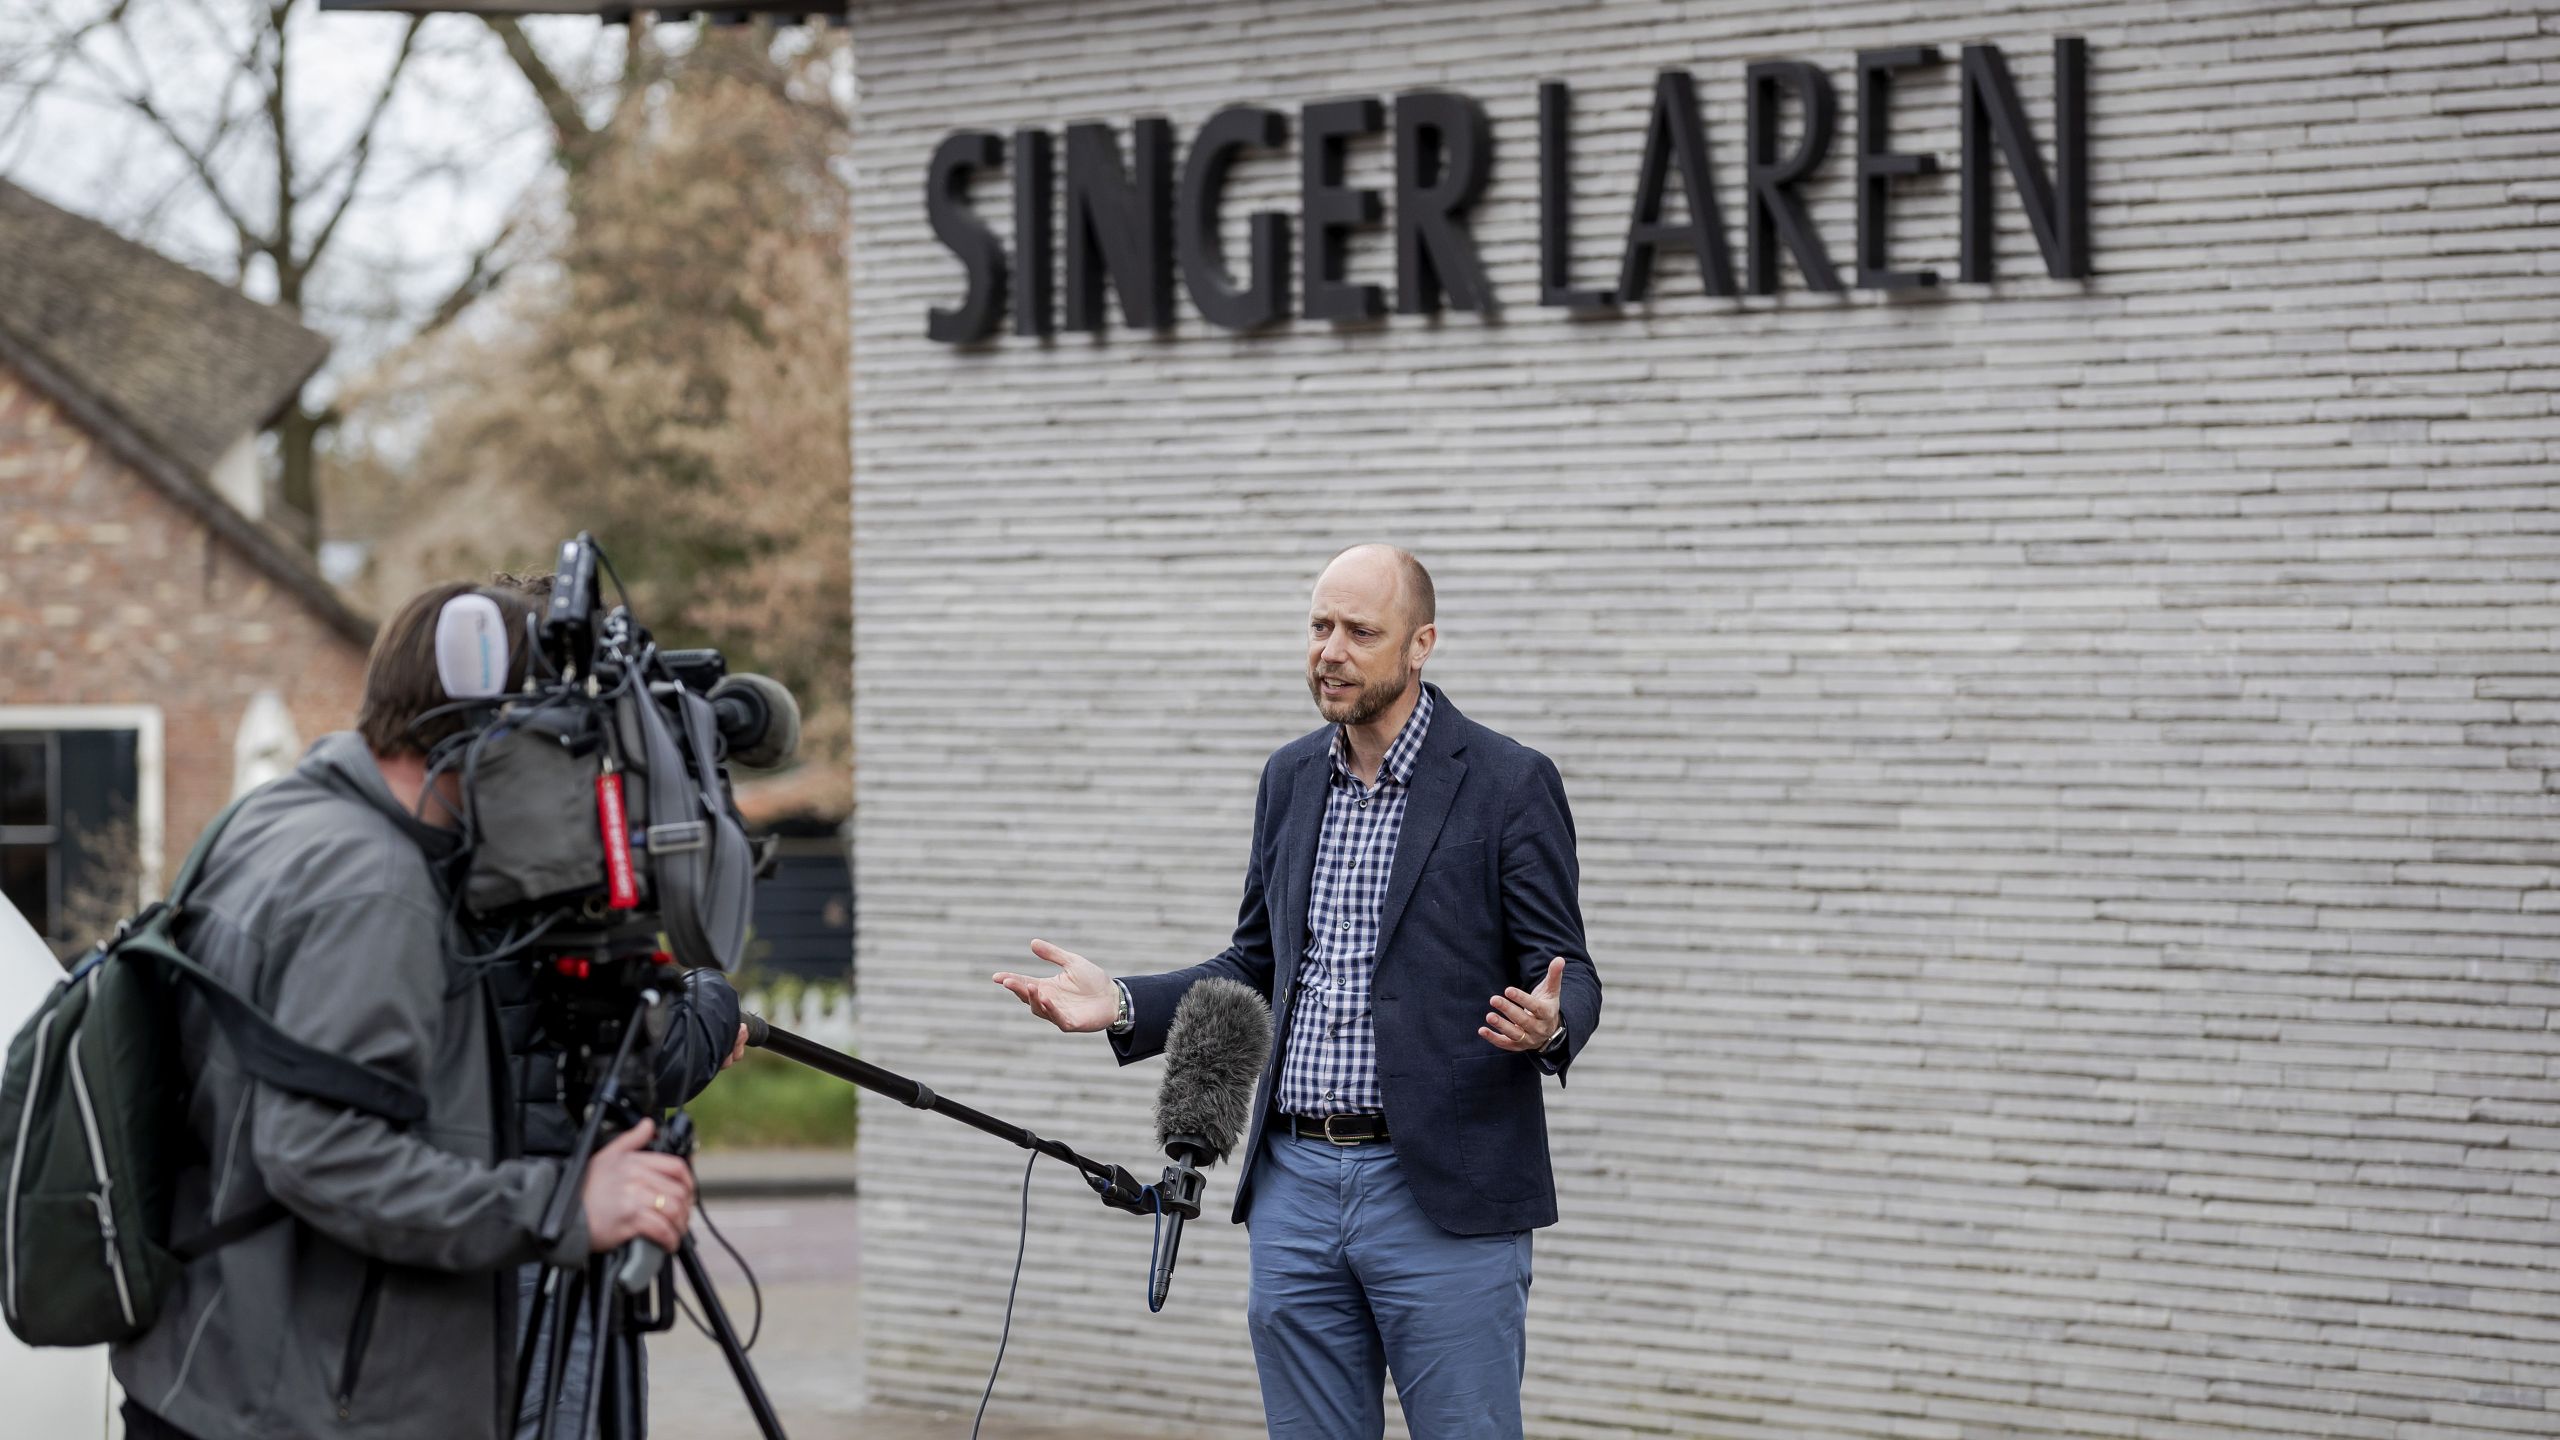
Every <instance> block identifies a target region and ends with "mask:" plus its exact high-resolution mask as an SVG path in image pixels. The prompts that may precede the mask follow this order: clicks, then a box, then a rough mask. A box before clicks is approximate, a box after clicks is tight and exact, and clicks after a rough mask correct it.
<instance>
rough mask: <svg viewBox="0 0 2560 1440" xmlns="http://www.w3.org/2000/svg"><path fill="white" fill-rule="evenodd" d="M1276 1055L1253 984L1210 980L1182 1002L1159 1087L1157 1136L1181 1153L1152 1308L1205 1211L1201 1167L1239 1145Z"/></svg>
mask: <svg viewBox="0 0 2560 1440" xmlns="http://www.w3.org/2000/svg"><path fill="white" fill-rule="evenodd" d="M1270 1056H1271V1006H1270V1004H1269V1003H1268V1002H1266V1001H1265V1000H1264V999H1263V998H1262V996H1261V995H1260V994H1259V993H1257V992H1255V991H1254V990H1253V989H1252V987H1250V986H1247V985H1243V984H1239V983H1238V982H1236V981H1233V980H1202V981H1200V982H1199V983H1197V984H1195V985H1193V986H1192V987H1191V988H1190V989H1189V990H1187V991H1185V992H1184V993H1183V996H1182V1003H1181V1004H1179V1005H1177V1006H1175V1007H1174V1011H1173V1028H1172V1029H1171V1030H1170V1031H1168V1032H1167V1033H1166V1035H1165V1042H1164V1057H1165V1061H1164V1083H1163V1085H1162V1086H1161V1087H1160V1088H1159V1089H1158V1090H1157V1091H1156V1141H1157V1143H1158V1144H1161V1145H1162V1146H1164V1153H1165V1154H1166V1155H1167V1156H1168V1157H1170V1158H1171V1159H1172V1161H1173V1163H1172V1164H1170V1165H1167V1166H1166V1167H1164V1178H1163V1180H1161V1181H1159V1182H1158V1183H1157V1185H1156V1195H1157V1199H1158V1203H1159V1206H1160V1208H1161V1212H1162V1214H1163V1215H1164V1216H1165V1217H1167V1218H1166V1223H1165V1224H1164V1225H1163V1227H1162V1229H1161V1230H1160V1231H1159V1232H1158V1234H1157V1236H1156V1246H1155V1255H1154V1257H1153V1264H1152V1273H1151V1274H1150V1276H1149V1279H1148V1285H1147V1308H1148V1309H1149V1310H1150V1311H1155V1310H1162V1309H1163V1308H1164V1297H1165V1292H1166V1291H1167V1290H1169V1289H1170V1288H1172V1285H1173V1265H1174V1260H1175V1257H1176V1256H1177V1255H1178V1254H1179V1253H1180V1251H1181V1249H1182V1222H1183V1221H1185V1220H1189V1219H1193V1218H1196V1217H1197V1216H1198V1215H1199V1214H1200V1194H1201V1190H1202V1189H1203V1187H1204V1186H1205V1185H1206V1183H1207V1182H1206V1181H1205V1179H1204V1178H1203V1177H1202V1175H1201V1174H1200V1167H1201V1166H1204V1165H1213V1164H1216V1163H1217V1162H1218V1161H1220V1160H1223V1159H1225V1158H1226V1157H1227V1155H1228V1153H1229V1152H1231V1151H1233V1150H1234V1149H1235V1148H1236V1141H1237V1139H1238V1138H1239V1137H1241V1136H1242V1135H1243V1134H1244V1128H1245V1121H1246V1119H1247V1118H1248V1117H1249V1116H1250V1115H1251V1114H1252V1112H1253V1097H1254V1092H1255V1090H1256V1089H1257V1088H1258V1087H1259V1085H1260V1082H1261V1079H1262V1067H1263V1065H1264V1063H1265V1062H1266V1061H1268V1060H1269V1059H1270Z"/></svg>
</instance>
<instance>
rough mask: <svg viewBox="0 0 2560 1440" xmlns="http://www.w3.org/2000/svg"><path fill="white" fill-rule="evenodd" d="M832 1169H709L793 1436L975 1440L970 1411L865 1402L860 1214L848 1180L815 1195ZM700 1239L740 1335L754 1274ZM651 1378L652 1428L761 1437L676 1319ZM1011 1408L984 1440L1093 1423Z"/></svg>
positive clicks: (718, 1212) (695, 1435)
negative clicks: (761, 1306) (758, 1289)
mask: <svg viewBox="0 0 2560 1440" xmlns="http://www.w3.org/2000/svg"><path fill="white" fill-rule="evenodd" d="M706 1158H708V1157H706ZM825 1173H826V1167H825V1166H823V1165H819V1164H814V1163H813V1162H809V1161H807V1160H783V1159H777V1160H775V1161H774V1162H773V1163H769V1164H768V1163H763V1162H760V1161H755V1160H746V1161H738V1160H731V1161H729V1162H727V1163H725V1164H722V1165H716V1166H715V1165H713V1164H705V1165H703V1166H702V1175H703V1181H704V1186H705V1190H706V1195H705V1207H706V1208H707V1209H708V1211H709V1212H710V1215H711V1218H712V1219H713V1220H715V1221H717V1222H718V1223H719V1225H720V1228H721V1229H722V1230H723V1231H725V1232H726V1233H727V1234H728V1237H729V1239H730V1241H731V1243H733V1244H735V1245H736V1246H737V1247H738V1249H739V1251H740V1252H741V1253H742V1254H744V1255H745V1256H746V1257H747V1261H748V1263H749V1264H751V1265H752V1266H754V1267H755V1272H756V1275H757V1278H758V1279H759V1280H760V1281H761V1282H762V1284H763V1287H764V1301H765V1317H764V1333H763V1335H762V1336H761V1338H759V1339H758V1341H757V1343H756V1347H755V1353H754V1354H753V1355H752V1356H751V1357H750V1358H751V1359H752V1361H753V1363H754V1365H755V1368H756V1372H757V1374H758V1376H759V1377H760V1378H761V1379H762V1380H763V1382H764V1386H765V1391H766V1393H767V1394H769V1395H770V1396H772V1398H773V1403H774V1409H775V1411H776V1412H777V1413H778V1414H779V1415H780V1417H781V1419H782V1423H783V1426H784V1428H785V1429H786V1430H787V1431H788V1432H789V1433H790V1436H791V1440H967V1437H968V1434H969V1422H970V1419H971V1416H970V1415H969V1414H967V1413H937V1412H930V1411H913V1410H879V1409H872V1410H866V1409H864V1408H863V1405H862V1395H861V1391H860V1389H859V1385H860V1379H859V1372H858V1361H857V1356H856V1354H855V1349H856V1344H855V1335H854V1317H855V1314H856V1306H857V1305H858V1303H859V1301H858V1298H857V1297H858V1294H859V1292H858V1290H857V1288H856V1287H857V1285H858V1284H859V1282H860V1280H861V1251H860V1246H859V1243H858V1238H859V1237H858V1232H857V1229H856V1223H857V1213H858V1212H857V1210H856V1207H855V1204H854V1201H853V1197H852V1196H851V1195H849V1194H844V1193H841V1188H840V1187H838V1193H834V1194H811V1193H808V1192H809V1191H810V1190H812V1189H820V1188H824V1186H823V1181H824V1178H825ZM696 1233H697V1235H699V1234H700V1231H699V1228H698V1227H697V1232H696ZM702 1243H703V1249H704V1261H705V1264H706V1266H707V1268H709V1269H710V1271H711V1272H712V1278H713V1282H714V1284H715V1285H716V1286H717V1288H718V1289H719V1292H720V1298H721V1302H722V1303H723V1304H724V1305H726V1306H727V1307H728V1308H729V1310H730V1312H731V1317H732V1318H733V1319H734V1320H735V1321H736V1322H737V1325H738V1328H739V1331H740V1333H741V1334H744V1333H745V1331H746V1328H747V1327H748V1325H749V1324H750V1323H751V1322H752V1320H753V1318H754V1317H753V1309H754V1303H753V1301H752V1300H751V1299H750V1298H749V1297H748V1294H747V1286H746V1282H745V1281H744V1279H742V1278H741V1277H740V1276H739V1274H738V1271H737V1268H736V1267H735V1266H734V1265H732V1264H731V1263H730V1262H729V1258H728V1257H727V1256H726V1255H725V1254H722V1253H721V1252H720V1250H719V1247H718V1246H717V1245H714V1244H711V1243H709V1241H708V1238H707V1237H703V1241H702ZM649 1380H650V1385H649V1406H650V1417H649V1422H650V1423H649V1433H650V1434H651V1435H653V1436H658V1437H662V1440H756V1436H757V1433H758V1432H757V1430H756V1426H755V1421H754V1419H753V1418H752V1417H751V1416H750V1415H749V1414H748V1411H747V1408H746V1404H745V1402H744V1401H743V1400H742V1399H741V1398H740V1397H739V1391H738V1386H737V1382H736V1381H735V1380H734V1379H733V1378H732V1377H731V1376H730V1374H729V1369H728V1365H727V1363H726V1362H725V1361H723V1360H722V1358H721V1355H720V1351H719V1349H718V1347H716V1346H714V1345H713V1344H712V1343H711V1342H710V1341H709V1340H708V1339H706V1338H704V1337H703V1335H702V1334H701V1332H699V1331H697V1330H695V1329H694V1328H693V1327H692V1326H690V1325H688V1324H686V1323H684V1322H682V1321H678V1322H677V1325H676V1328H675V1329H674V1330H673V1331H672V1332H670V1333H668V1334H665V1335H660V1336H656V1337H653V1338H652V1339H651V1340H650V1342H649ZM1015 1405H1016V1406H1017V1407H1018V1405H1019V1402H1018V1401H1017V1402H1015ZM1006 1410H1007V1406H1006V1404H1005V1402H1004V1400H1003V1397H1001V1396H999V1397H998V1401H997V1405H996V1407H995V1409H994V1410H993V1411H991V1412H990V1413H989V1414H988V1416H987V1425H986V1428H985V1429H984V1430H983V1431H981V1432H980V1435H981V1440H1090V1436H1089V1435H1088V1434H1087V1433H1086V1432H1083V1431H1077V1430H1068V1429H1061V1428H1057V1427H1052V1426H1044V1425H1039V1424H1035V1423H1030V1422H1028V1421H1026V1420H1025V1419H1024V1417H1022V1416H1021V1415H1020V1414H1019V1411H1018V1408H1017V1409H1016V1410H1015V1413H1012V1414H1007V1413H1005V1412H1006Z"/></svg>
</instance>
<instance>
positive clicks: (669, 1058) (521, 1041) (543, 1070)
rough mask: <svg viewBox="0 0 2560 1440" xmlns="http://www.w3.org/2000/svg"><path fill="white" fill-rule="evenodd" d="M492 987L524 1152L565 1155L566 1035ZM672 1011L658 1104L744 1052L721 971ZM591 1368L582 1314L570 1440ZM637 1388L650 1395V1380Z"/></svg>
mask: <svg viewBox="0 0 2560 1440" xmlns="http://www.w3.org/2000/svg"><path fill="white" fill-rule="evenodd" d="M551 582H552V577H551V576H549V575H511V574H505V573H500V574H498V575H494V576H491V577H490V582H489V583H490V585H491V587H492V588H494V589H500V590H511V591H514V592H515V593H517V594H519V595H522V596H524V597H526V598H527V599H529V600H537V601H539V600H547V599H548V598H549V597H550V595H551ZM491 989H492V990H493V992H494V993H495V994H496V996H497V1001H498V1020H499V1028H500V1030H501V1031H502V1032H503V1033H504V1035H505V1037H506V1047H507V1060H508V1065H509V1067H510V1069H511V1071H512V1072H513V1076H514V1081H515V1086H514V1088H515V1095H516V1101H517V1117H518V1128H519V1133H520V1134H521V1135H522V1137H523V1151H524V1153H525V1154H527V1155H547V1156H565V1155H567V1154H569V1153H570V1152H571V1151H572V1150H574V1149H576V1148H577V1143H578V1121H577V1117H575V1116H573V1115H571V1114H570V1113H569V1107H568V1103H567V1100H566V1097H565V1096H564V1095H563V1094H562V1090H561V1080H562V1076H563V1063H562V1062H563V1061H564V1060H565V1059H566V1058H567V1056H566V1050H565V1047H564V1046H563V1044H562V1042H561V1040H560V1039H559V1037H557V1036H554V1035H552V1034H550V1033H549V1032H548V1031H546V1030H545V1029H544V1028H543V1017H542V1007H541V1005H540V1004H539V1003H538V997H537V995H536V993H535V987H534V974H533V972H532V971H531V970H530V969H528V968H524V967H512V968H507V969H502V970H500V971H498V972H497V973H496V974H495V975H494V976H493V977H492V979H491ZM667 1009H668V1018H667V1031H666V1035H665V1037H664V1038H663V1039H662V1040H660V1041H659V1046H658V1064H657V1070H656V1076H655V1081H654V1087H655V1100H656V1103H657V1104H658V1105H659V1106H660V1107H666V1106H674V1105H681V1104H683V1103H685V1102H686V1101H688V1100H691V1099H692V1098H693V1097H694V1096H696V1095H699V1094H701V1093H702V1091H703V1089H704V1087H706V1086H708V1085H709V1084H710V1083H711V1082H712V1080H713V1079H714V1078H716V1077H717V1076H718V1075H719V1074H720V1072H721V1071H723V1070H725V1069H727V1068H728V1067H730V1066H731V1065H734V1064H736V1063H737V1062H738V1057H739V1056H741V1055H743V1054H745V1053H746V1048H747V1027H746V1024H745V1022H744V1021H742V1020H740V1019H739V1018H738V994H737V991H736V990H734V989H732V988H731V987H730V984H729V980H728V977H727V976H725V975H722V974H721V973H720V972H719V971H717V970H712V969H707V968H706V969H695V970H688V971H686V972H685V976H684V988H683V989H682V990H681V991H679V992H678V993H677V994H676V995H675V996H674V998H673V999H672V1001H671V1002H670V1003H669V1005H668V1007H667ZM548 1268H549V1267H547V1266H544V1265H540V1264H535V1265H527V1266H525V1267H524V1268H523V1270H522V1271H520V1272H519V1274H518V1277H517V1278H518V1283H519V1289H520V1293H519V1301H520V1303H519V1305H518V1308H517V1312H516V1314H517V1323H518V1324H519V1326H521V1325H522V1324H523V1323H524V1321H525V1319H526V1318H527V1317H528V1316H529V1315H530V1314H531V1313H532V1308H533V1301H534V1296H535V1293H536V1292H537V1291H538V1290H539V1288H540V1287H541V1285H542V1282H543V1277H544V1273H545V1271H546V1270H547V1269H548ZM549 1339H550V1337H549V1335H548V1334H547V1333H546V1334H545V1335H543V1336H541V1337H538V1338H537V1339H536V1341H535V1343H534V1346H533V1349H532V1351H531V1354H532V1357H533V1361H532V1367H531V1369H532V1374H531V1375H530V1377H529V1378H528V1379H527V1381H526V1383H525V1384H524V1386H523V1391H524V1403H523V1406H522V1408H521V1410H520V1412H519V1413H518V1414H517V1416H516V1434H517V1436H518V1437H519V1440H532V1437H533V1436H535V1435H537V1434H538V1433H539V1432H540V1430H541V1424H542V1397H543V1395H544V1392H545V1383H544V1382H545V1376H546V1370H547V1365H548V1362H549V1358H550V1349H551V1347H550V1343H549ZM641 1356H642V1363H643V1364H644V1365H645V1363H646V1353H645V1352H641ZM594 1364H595V1336H594V1334H593V1333H592V1332H591V1331H590V1330H589V1329H588V1328H587V1327H586V1325H585V1324H584V1323H583V1317H581V1323H580V1324H579V1325H578V1326H577V1328H575V1329H574V1330H572V1331H571V1332H570V1335H569V1347H568V1354H567V1357H566V1359H565V1360H564V1361H563V1363H562V1364H561V1367H560V1369H561V1376H562V1381H561V1385H560V1394H561V1414H560V1417H559V1419H558V1421H557V1422H556V1423H555V1426H554V1428H553V1431H552V1433H553V1434H554V1435H555V1436H559V1437H563V1440H577V1437H580V1436H583V1435H585V1434H586V1433H587V1417H586V1416H585V1415H583V1414H581V1413H580V1412H579V1406H580V1404H581V1403H582V1401H583V1397H584V1396H585V1394H586V1380H587V1376H588V1373H589V1371H590V1369H591V1368H592V1367H593V1366H594ZM639 1388H640V1389H641V1391H642V1393H643V1394H644V1395H645V1394H646V1391H647V1385H646V1382H645V1380H644V1381H643V1382H642V1384H641V1386H640V1387H639Z"/></svg>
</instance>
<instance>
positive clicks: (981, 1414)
mask: <svg viewBox="0 0 2560 1440" xmlns="http://www.w3.org/2000/svg"><path fill="white" fill-rule="evenodd" d="M1039 1162H1040V1152H1038V1151H1036V1150H1035V1151H1033V1152H1031V1156H1030V1158H1029V1159H1026V1160H1024V1161H1023V1162H1022V1238H1021V1239H1020V1240H1019V1241H1017V1242H1015V1244H1014V1247H1013V1284H1012V1285H1011V1286H1009V1287H1008V1288H1007V1289H1006V1290H1005V1292H1004V1333H1003V1334H1001V1335H999V1336H997V1337H996V1363H995V1364H993V1365H991V1366H989V1367H988V1368H987V1393H985V1394H984V1395H981V1396H979V1397H978V1418H977V1419H975V1420H972V1421H970V1422H969V1440H978V1427H979V1426H981V1425H984V1424H986V1423H987V1402H988V1401H990V1400H993V1399H994V1398H996V1373H997V1372H998V1371H1000V1370H1002V1369H1004V1347H1005V1346H1006V1344H1007V1343H1009V1342H1010V1341H1011V1340H1012V1339H1013V1297H1014V1296H1016V1295H1019V1294H1020V1293H1022V1257H1023V1255H1024V1254H1025V1253H1026V1252H1028V1251H1029V1250H1030V1249H1031V1167H1032V1166H1034V1165H1036V1164H1038V1163H1039Z"/></svg>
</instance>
